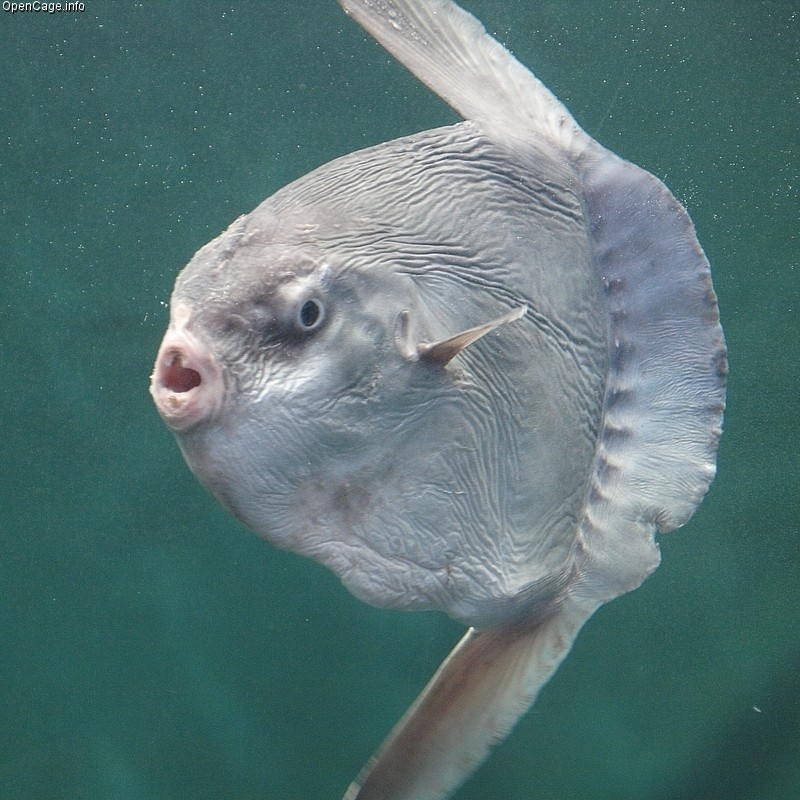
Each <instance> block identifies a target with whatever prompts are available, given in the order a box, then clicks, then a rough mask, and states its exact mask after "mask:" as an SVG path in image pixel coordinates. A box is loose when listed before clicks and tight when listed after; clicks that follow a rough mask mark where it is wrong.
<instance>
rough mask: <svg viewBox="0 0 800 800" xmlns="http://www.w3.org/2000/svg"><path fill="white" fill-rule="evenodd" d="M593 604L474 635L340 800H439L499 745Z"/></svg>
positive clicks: (567, 603)
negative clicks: (494, 746) (491, 749)
mask: <svg viewBox="0 0 800 800" xmlns="http://www.w3.org/2000/svg"><path fill="white" fill-rule="evenodd" d="M596 606H597V604H594V603H592V604H590V605H588V606H587V605H581V604H579V603H578V602H576V601H574V600H572V599H571V598H569V597H568V598H566V599H565V600H564V601H563V602H562V603H560V604H559V605H558V606H556V607H555V608H554V610H553V611H552V613H550V614H549V615H548V616H547V617H545V618H544V619H541V618H540V619H539V620H538V621H533V622H531V621H525V620H523V621H521V622H518V623H515V624H513V625H508V626H503V627H497V628H489V629H486V630H483V631H476V630H475V629H474V628H470V629H469V630H468V631H467V633H466V634H465V635H464V637H463V638H462V639H461V641H460V642H459V643H458V644H457V645H456V647H455V648H454V649H453V651H452V652H451V653H450V655H449V656H448V657H447V658H446V659H445V661H444V662H443V663H442V665H441V666H440V667H439V669H438V670H437V672H436V674H435V675H434V676H433V678H432V679H431V680H430V682H429V683H428V685H427V686H426V687H425V689H424V690H423V691H422V693H421V694H420V695H419V697H418V698H417V699H416V701H415V702H414V704H413V705H412V706H411V708H409V710H408V711H407V712H406V714H405V715H404V716H403V718H402V719H401V720H400V722H399V723H398V724H397V725H396V726H395V728H394V730H393V731H392V732H391V733H390V734H389V736H388V738H387V739H386V741H385V742H384V743H383V745H382V746H381V747H380V749H379V750H378V751H377V752H376V753H375V755H373V756H372V758H371V759H370V761H369V762H368V763H367V765H366V766H365V767H364V769H363V770H362V771H361V774H360V775H359V776H358V778H357V779H356V780H355V781H354V782H353V783H352V784H351V786H350V788H349V789H348V790H347V793H346V794H345V796H344V798H343V800H442V799H443V798H446V797H449V796H450V794H451V793H452V792H453V791H454V790H455V789H456V788H457V787H458V786H459V785H460V784H461V783H462V782H463V781H464V780H465V779H466V778H467V777H468V776H469V775H470V774H471V773H472V772H473V771H474V770H475V768H476V767H477V766H478V765H479V764H480V763H481V761H483V759H484V758H485V757H486V755H487V754H488V753H489V750H490V748H491V747H492V746H493V745H494V744H497V743H498V742H500V741H502V740H503V739H504V738H505V737H506V736H507V735H508V733H509V732H510V730H511V728H512V727H513V726H514V724H515V723H516V721H517V720H518V719H519V718H520V717H521V716H522V714H524V713H525V711H526V710H527V709H528V708H529V707H530V706H531V704H532V703H533V701H534V700H535V699H536V695H537V693H538V692H539V689H540V688H541V687H542V686H543V684H544V683H545V682H546V681H547V680H548V678H549V677H550V676H551V675H552V674H553V672H554V671H555V670H556V668H557V667H558V665H559V664H560V663H561V661H562V659H563V658H564V657H565V656H566V655H567V653H568V652H569V650H570V648H571V646H572V642H573V640H574V638H575V636H576V635H577V633H578V631H579V630H580V628H581V626H582V625H583V623H584V622H585V621H586V620H587V619H588V618H589V616H591V614H592V612H593V611H594V609H595V608H596Z"/></svg>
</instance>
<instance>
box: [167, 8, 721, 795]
mask: <svg viewBox="0 0 800 800" xmlns="http://www.w3.org/2000/svg"><path fill="white" fill-rule="evenodd" d="M340 3H341V5H342V6H343V8H344V10H345V11H346V13H347V14H349V15H350V16H351V17H352V18H353V19H355V20H356V22H358V23H359V24H360V25H361V26H362V27H363V28H365V29H366V30H367V31H368V32H369V33H371V34H372V35H373V36H374V37H375V38H376V39H377V40H378V41H379V42H380V43H381V44H382V45H383V46H384V47H385V48H386V49H387V50H388V51H390V52H391V53H392V54H393V55H394V56H395V57H396V58H397V59H398V60H399V61H400V62H402V63H403V64H404V65H405V66H406V67H407V68H408V69H409V70H411V72H413V73H414V74H415V75H416V76H417V77H418V78H419V79H420V80H421V81H423V82H424V83H426V84H427V85H428V86H429V87H430V88H431V89H432V90H433V91H434V92H436V94H437V95H439V96H440V97H441V98H442V99H443V100H444V101H446V102H447V103H448V104H449V105H450V106H452V108H454V109H455V110H456V111H457V112H458V113H459V114H460V115H461V116H462V117H463V118H464V120H465V121H463V122H461V123H459V124H456V125H451V126H449V127H443V128H438V129H436V130H430V131H424V132H422V133H418V134H415V135H413V136H407V137H404V138H401V139H397V140H395V141H391V142H387V143H385V144H381V145H378V146H376V147H370V148H368V149H365V150H361V151H359V152H356V153H352V154H350V155H347V156H344V157H342V158H337V159H335V160H334V161H332V162H330V163H328V164H325V165H324V166H322V167H319V168H318V169H316V170H314V171H313V172H311V173H310V174H308V175H306V176H305V177H303V178H301V179H299V180H297V181H295V182H294V183H291V184H290V185H288V186H286V187H285V188H283V189H281V190H280V191H278V192H277V193H276V194H274V195H273V196H272V197H270V198H269V199H267V200H265V201H264V202H263V203H262V204H261V205H259V206H258V208H256V209H255V210H254V211H253V212H251V213H250V214H247V215H245V216H242V217H240V218H239V219H237V220H236V221H234V222H233V223H232V224H231V226H230V227H229V228H228V229H227V230H226V231H225V232H224V233H222V234H221V235H220V236H218V237H217V238H216V239H214V240H213V241H212V242H210V243H209V244H207V245H206V246H205V247H203V248H201V249H200V250H199V251H198V252H197V254H196V255H195V256H194V257H193V258H192V260H191V261H190V262H189V264H188V265H187V266H186V267H185V268H184V270H183V271H182V272H181V273H180V275H179V276H178V279H177V281H176V284H175V289H174V292H173V294H172V299H171V304H170V322H169V328H168V330H167V332H166V334H165V336H164V340H163V343H162V345H161V348H160V350H159V352H158V356H157V359H156V364H155V370H154V372H153V376H152V385H151V392H152V395H153V398H154V399H155V402H156V405H157V407H158V410H159V412H160V414H161V416H162V417H163V419H164V421H165V422H166V423H167V425H168V426H169V427H170V428H171V429H172V430H173V431H174V432H175V435H176V437H177V440H178V443H179V445H180V448H181V450H182V452H183V454H184V456H185V458H186V461H187V462H188V464H189V466H190V468H191V469H192V471H193V472H194V474H195V475H196V476H197V477H198V479H199V480H200V481H201V482H202V483H203V484H204V485H205V486H206V487H207V488H208V489H209V490H210V492H211V493H212V494H213V495H214V497H216V498H217V499H218V500H219V502H220V503H222V505H223V506H224V507H225V508H227V509H228V510H229V511H230V512H231V513H232V514H233V515H234V516H235V517H237V518H238V519H239V520H241V522H243V523H244V524H245V525H246V526H247V527H248V528H250V529H252V530H253V531H255V532H256V533H257V534H259V535H260V536H263V537H264V538H266V539H267V540H269V541H270V542H272V543H273V544H275V545H277V546H279V547H283V548H288V549H290V550H293V551H295V552H297V553H302V554H304V555H307V556H311V557H312V558H314V559H316V560H317V561H320V562H322V563H323V564H326V565H327V566H328V567H330V568H331V569H332V570H333V571H334V572H335V573H336V574H337V575H338V576H339V577H340V578H341V580H342V581H343V582H344V584H345V585H346V586H347V587H348V588H349V589H350V591H351V592H353V594H355V595H356V596H358V597H360V598H362V599H363V600H365V601H367V602H368V603H373V604H375V605H378V606H385V607H390V608H399V609H440V610H442V611H444V612H446V613H447V614H449V615H450V616H451V617H453V618H454V619H456V620H458V621H460V622H462V623H463V624H464V625H466V626H468V628H469V629H468V631H467V633H466V634H465V636H464V637H463V639H462V640H461V642H460V643H459V644H458V645H457V646H456V648H455V649H454V650H453V652H452V653H451V654H450V656H448V658H447V659H446V660H445V662H444V663H443V664H442V666H441V667H440V668H439V670H438V671H437V673H436V674H435V675H434V677H433V678H432V680H431V682H430V683H429V684H428V686H427V687H426V688H425V689H424V691H423V692H422V694H421V695H420V696H419V698H418V699H417V700H416V702H415V703H414V704H413V705H412V707H411V708H410V709H409V711H408V712H407V713H406V715H405V716H404V717H403V718H402V720H401V721H400V722H399V723H398V724H397V726H396V727H395V729H394V730H393V731H392V732H391V734H390V735H389V737H388V738H387V739H386V741H385V743H384V744H383V745H382V747H381V748H380V749H379V750H378V752H377V753H376V754H375V755H374V756H373V757H372V759H371V760H370V761H369V763H368V764H367V766H366V767H365V768H364V770H363V771H362V773H361V774H360V775H359V776H358V778H357V779H356V781H355V782H354V783H353V784H352V785H351V786H350V788H349V789H348V790H347V792H346V794H345V798H346V800H367V799H369V800H400V798H403V799H404V800H423V798H424V799H425V800H434V799H435V798H444V797H447V796H449V795H450V794H451V793H452V792H453V791H454V790H455V788H456V787H457V786H458V785H459V784H460V783H461V782H462V781H463V780H464V779H465V778H466V777H467V776H468V775H469V774H470V773H471V772H472V770H473V769H474V768H475V767H476V766H477V765H478V764H479V763H480V761H481V760H482V759H483V758H484V757H485V756H486V754H487V752H488V750H489V748H490V747H491V746H492V745H493V744H494V743H496V742H498V741H499V740H501V739H503V738H504V737H505V736H506V735H507V734H508V732H509V730H510V729H511V727H512V726H513V725H514V723H515V722H516V720H517V719H518V718H519V717H520V716H521V715H522V714H523V713H524V712H525V710H526V709H527V708H528V707H529V706H530V705H531V703H532V702H533V701H534V699H535V697H536V694H537V692H538V691H539V689H540V688H541V686H542V685H543V684H544V683H545V681H547V679H548V678H549V677H550V676H551V674H552V673H553V672H554V670H555V669H556V667H557V666H558V664H559V663H560V662H561V660H562V659H563V658H564V657H565V655H566V654H567V653H568V651H569V649H570V647H571V644H572V641H573V639H574V638H575V636H576V634H577V632H578V630H579V629H580V627H581V626H582V625H583V623H584V622H585V621H586V620H587V619H588V618H589V617H590V616H591V614H592V613H593V612H594V611H595V610H596V609H597V608H598V607H599V606H600V605H602V604H603V603H606V602H608V601H609V600H611V599H612V598H614V597H617V596H618V595H620V594H623V593H624V592H628V591H630V590H631V589H634V588H636V587H637V586H639V584H640V583H641V582H642V581H643V580H644V579H645V578H646V577H647V576H648V575H649V574H650V573H651V572H652V571H653V570H654V569H655V568H656V566H657V565H658V562H659V549H658V546H657V544H656V543H655V540H654V535H655V533H656V532H657V531H659V532H665V531H669V530H672V529H673V528H676V527H678V526H680V525H683V524H684V523H685V522H686V521H687V520H688V519H689V517H690V516H691V515H692V513H693V512H694V510H695V509H696V508H697V506H698V504H699V503H700V501H701V499H702V497H703V495H704V494H705V492H706V490H707V489H708V486H709V484H710V482H711V480H712V479H713V477H714V473H715V463H716V449H717V443H718V439H719V436H720V431H721V423H722V413H723V408H724V402H725V375H726V370H727V367H726V353H725V344H724V339H723V334H722V329H721V327H720V323H719V314H718V310H717V302H716V297H715V295H714V291H713V288H712V284H711V277H710V273H709V265H708V262H707V260H706V258H705V256H704V254H703V251H702V249H701V247H700V245H699V244H698V241H697V238H696V236H695V232H694V228H693V226H692V223H691V221H690V219H689V217H688V215H687V214H686V211H685V210H684V209H683V207H682V206H681V204H680V203H679V202H678V201H677V200H676V199H675V198H674V197H673V196H672V194H670V192H669V191H668V189H667V188H666V187H665V186H664V185H663V184H662V183H661V182H660V181H659V180H658V179H657V178H655V177H654V176H653V175H651V174H649V173H648V172H645V171H644V170H642V169H640V168H638V167H636V166H634V165H633V164H630V163H628V162H626V161H624V160H622V159H621V158H619V157H618V156H616V155H614V154H613V153H611V152H609V151H608V150H606V149H605V148H603V147H602V146H601V145H599V144H598V143H597V142H596V141H594V139H592V138H591V137H590V136H588V135H587V134H586V133H585V132H584V131H583V130H581V128H580V127H579V126H578V125H577V123H576V122H575V120H574V119H573V118H572V116H571V115H570V114H569V112H568V111H567V110H566V108H565V107H564V106H563V105H561V103H560V102H559V101H558V100H557V99H556V98H555V97H554V96H553V95H552V94H551V93H550V92H549V91H548V90H547V89H546V88H545V87H544V86H543V85H542V84H541V83H540V82H539V81H538V80H537V79H536V78H535V77H534V76H533V75H532V74H531V73H530V72H529V71H528V70H527V69H526V68H525V67H524V66H522V64H520V63H519V62H518V61H516V60H515V59H514V58H513V56H512V55H511V54H510V53H509V52H508V51H507V50H505V48H503V47H502V45H500V44H499V43H498V42H497V41H495V40H494V39H492V38H491V37H490V36H489V35H488V34H487V33H486V32H485V31H484V29H483V28H482V26H481V25H480V23H479V22H478V21H477V20H476V19H475V18H474V17H472V16H471V15H470V14H468V13H466V12H465V11H463V10H462V9H460V8H459V7H458V6H456V5H455V4H454V3H452V2H449V1H448V0H340Z"/></svg>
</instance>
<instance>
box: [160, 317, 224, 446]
mask: <svg viewBox="0 0 800 800" xmlns="http://www.w3.org/2000/svg"><path fill="white" fill-rule="evenodd" d="M222 390H223V383H222V375H221V371H220V369H219V366H218V364H217V362H216V360H215V359H214V357H213V356H212V355H211V353H210V352H209V350H208V348H207V347H205V345H203V344H202V343H201V342H200V341H198V340H197V339H196V338H195V337H194V336H192V335H191V334H190V333H189V332H188V331H187V330H185V329H178V330H168V331H167V334H166V335H165V336H164V341H163V342H162V343H161V347H160V348H159V351H158V355H157V356H156V363H155V367H154V369H153V374H152V376H151V378H150V394H151V395H152V397H153V400H154V401H155V404H156V408H157V409H158V413H159V414H160V415H161V417H162V419H163V420H164V422H166V424H167V425H168V426H169V427H170V428H172V430H173V431H183V430H186V429H187V428H190V427H192V426H194V425H197V424H198V423H199V422H202V421H208V420H210V419H212V418H213V417H214V416H215V414H216V412H217V411H218V410H219V408H220V406H221V404H222Z"/></svg>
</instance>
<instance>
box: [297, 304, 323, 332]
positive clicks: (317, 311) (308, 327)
mask: <svg viewBox="0 0 800 800" xmlns="http://www.w3.org/2000/svg"><path fill="white" fill-rule="evenodd" d="M324 319H325V309H324V307H323V305H322V303H320V301H319V300H315V299H313V298H309V299H307V300H304V301H303V302H302V303H301V304H300V308H299V309H298V310H297V323H298V325H299V326H300V327H301V328H302V329H303V330H305V331H313V330H314V329H315V328H318V327H319V326H320V325H321V324H322V321H323V320H324Z"/></svg>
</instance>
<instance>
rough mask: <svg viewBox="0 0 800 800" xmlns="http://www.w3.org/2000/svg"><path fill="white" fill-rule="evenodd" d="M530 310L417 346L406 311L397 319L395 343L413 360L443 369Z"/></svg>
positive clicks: (511, 313)
mask: <svg viewBox="0 0 800 800" xmlns="http://www.w3.org/2000/svg"><path fill="white" fill-rule="evenodd" d="M527 310H528V307H527V306H519V308H515V309H514V310H513V311H509V312H508V313H507V314H503V316H502V317H498V318H497V319H493V320H491V321H490V322H485V323H484V324H483V325H478V326H476V327H475V328H468V329H467V330H465V331H461V332H460V333H456V334H455V335H454V336H448V337H447V338H445V339H440V340H439V341H438V342H419V343H418V344H417V345H414V344H413V343H412V342H411V338H410V337H411V332H410V327H409V324H410V323H409V314H408V311H403V312H402V313H401V314H400V316H399V317H398V320H397V329H396V331H395V342H396V344H397V348H398V350H400V352H401V353H402V354H403V356H404V357H405V358H408V359H409V360H410V361H424V362H425V363H427V364H438V365H439V366H442V367H443V366H446V365H447V364H448V363H449V362H450V361H452V360H453V359H454V358H455V357H456V356H457V355H458V354H459V353H460V352H461V351H462V350H464V349H466V348H467V347H469V346H470V345H471V344H472V343H473V342H476V341H477V340H478V339H480V338H481V337H482V336H485V335H486V334H487V333H489V332H490V331H493V330H494V329H495V328H499V327H500V326H501V325H505V324H506V323H507V322H513V321H514V320H517V319H519V318H520V317H523V316H524V315H525V313H526V312H527Z"/></svg>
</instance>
